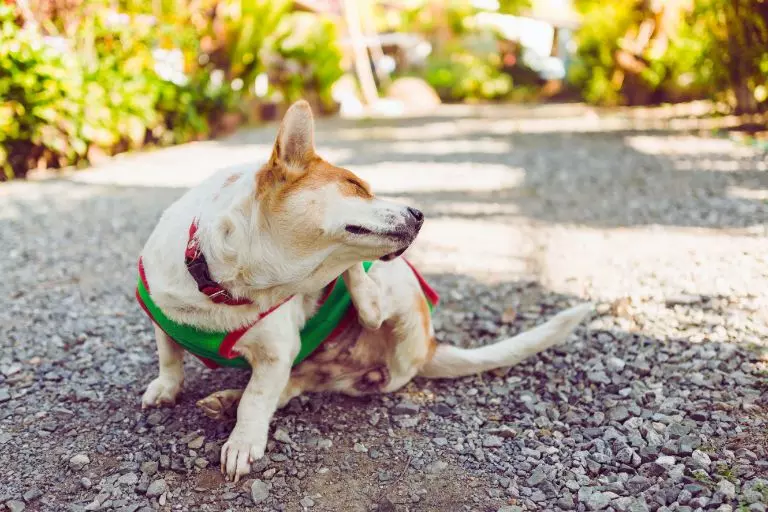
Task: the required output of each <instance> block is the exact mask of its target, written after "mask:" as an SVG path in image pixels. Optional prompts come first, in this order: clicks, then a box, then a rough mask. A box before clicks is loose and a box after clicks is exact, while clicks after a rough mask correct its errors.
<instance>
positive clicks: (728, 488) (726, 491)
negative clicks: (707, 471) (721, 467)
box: [717, 479, 736, 500]
mask: <svg viewBox="0 0 768 512" xmlns="http://www.w3.org/2000/svg"><path fill="white" fill-rule="evenodd" d="M717 492H719V493H720V494H722V495H723V496H725V497H726V498H728V499H730V500H732V499H734V498H736V486H735V485H733V483H732V482H729V481H728V480H725V479H723V480H720V481H719V482H717Z"/></svg>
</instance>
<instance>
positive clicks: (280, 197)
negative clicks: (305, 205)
mask: <svg viewBox="0 0 768 512" xmlns="http://www.w3.org/2000/svg"><path fill="white" fill-rule="evenodd" d="M329 183H336V184H337V185H338V187H339V191H340V192H341V194H342V195H344V196H347V197H359V198H361V199H366V200H367V199H372V198H373V193H372V192H371V187H370V186H369V185H368V183H366V182H365V181H363V180H361V179H360V178H359V177H357V176H356V175H355V174H354V173H352V172H351V171H348V170H347V169H343V168H341V167H336V166H335V165H331V164H330V163H328V162H326V161H325V160H323V159H322V158H320V157H319V156H316V155H314V156H312V157H311V158H309V159H308V160H307V163H306V164H305V166H304V170H303V172H302V171H295V170H292V169H289V168H288V167H287V166H286V165H285V164H283V163H282V162H280V161H279V160H277V159H276V158H273V159H272V160H270V162H269V163H268V164H266V165H265V166H264V167H263V168H262V169H261V170H260V171H259V173H258V174H257V176H256V197H257V198H258V199H259V200H261V201H262V202H264V203H265V206H266V207H267V208H268V209H269V210H271V211H275V210H278V209H279V208H280V204H281V203H282V202H283V201H284V200H285V198H286V197H288V196H289V195H291V194H293V193H296V192H298V191H299V190H307V189H313V188H320V187H323V186H325V185H328V184H329Z"/></svg>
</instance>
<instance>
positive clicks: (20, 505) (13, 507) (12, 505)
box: [5, 500, 27, 512]
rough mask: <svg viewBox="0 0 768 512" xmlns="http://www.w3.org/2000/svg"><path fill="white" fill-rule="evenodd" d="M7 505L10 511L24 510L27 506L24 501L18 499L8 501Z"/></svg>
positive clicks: (18, 511) (19, 511) (20, 511)
mask: <svg viewBox="0 0 768 512" xmlns="http://www.w3.org/2000/svg"><path fill="white" fill-rule="evenodd" d="M5 506H6V507H7V508H8V512H22V511H23V510H24V509H26V508H27V506H26V505H25V504H24V502H23V501H18V500H11V501H6V502H5Z"/></svg>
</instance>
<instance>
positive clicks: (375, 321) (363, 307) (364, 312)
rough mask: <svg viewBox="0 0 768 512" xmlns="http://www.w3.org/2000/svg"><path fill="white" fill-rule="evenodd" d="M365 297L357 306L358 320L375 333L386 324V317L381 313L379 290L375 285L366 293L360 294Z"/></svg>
mask: <svg viewBox="0 0 768 512" xmlns="http://www.w3.org/2000/svg"><path fill="white" fill-rule="evenodd" d="M358 293H360V294H361V295H363V297H362V298H361V299H360V300H358V303H359V305H356V306H355V307H356V309H357V318H358V319H359V320H360V323H361V324H363V327H365V328H366V329H370V330H372V331H375V330H377V329H379V328H380V327H381V324H382V322H384V315H382V313H381V298H380V297H379V290H378V288H376V286H375V285H373V286H372V287H370V288H367V289H366V290H365V292H362V291H361V292H358Z"/></svg>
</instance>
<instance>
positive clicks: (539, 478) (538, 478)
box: [526, 468, 547, 487]
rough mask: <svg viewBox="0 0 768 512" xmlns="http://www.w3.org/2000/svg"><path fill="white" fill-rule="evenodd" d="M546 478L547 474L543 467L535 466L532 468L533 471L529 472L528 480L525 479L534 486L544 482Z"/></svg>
mask: <svg viewBox="0 0 768 512" xmlns="http://www.w3.org/2000/svg"><path fill="white" fill-rule="evenodd" d="M546 479H547V474H546V473H545V472H544V469H543V468H536V469H534V470H533V473H531V476H529V477H528V480H526V483H527V484H528V485H530V486H533V487H536V486H537V485H539V484H540V483H542V482H544V481H545V480H546Z"/></svg>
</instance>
